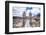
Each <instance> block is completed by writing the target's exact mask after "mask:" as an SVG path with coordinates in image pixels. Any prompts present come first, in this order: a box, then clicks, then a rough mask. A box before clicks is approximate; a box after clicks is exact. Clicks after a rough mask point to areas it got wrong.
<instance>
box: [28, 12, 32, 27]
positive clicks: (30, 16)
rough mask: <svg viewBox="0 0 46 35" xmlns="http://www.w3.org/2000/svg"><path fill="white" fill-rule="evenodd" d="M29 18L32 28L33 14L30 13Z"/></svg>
mask: <svg viewBox="0 0 46 35" xmlns="http://www.w3.org/2000/svg"><path fill="white" fill-rule="evenodd" d="M29 18H30V26H32V14H31V12H30V13H29Z"/></svg>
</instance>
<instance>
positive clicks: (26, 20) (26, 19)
mask: <svg viewBox="0 0 46 35" xmlns="http://www.w3.org/2000/svg"><path fill="white" fill-rule="evenodd" d="M23 27H40V8H37V7H25V8H24V7H13V28H23Z"/></svg>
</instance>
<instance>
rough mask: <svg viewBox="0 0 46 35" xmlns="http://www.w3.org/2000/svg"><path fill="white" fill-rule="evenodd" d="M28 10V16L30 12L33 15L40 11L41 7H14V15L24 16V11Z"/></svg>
mask: <svg viewBox="0 0 46 35" xmlns="http://www.w3.org/2000/svg"><path fill="white" fill-rule="evenodd" d="M24 11H25V12H26V16H28V15H29V14H28V13H32V16H35V15H37V14H38V13H40V10H39V8H33V7H25V8H23V7H21V8H20V7H13V16H21V17H22V13H23V12H24Z"/></svg>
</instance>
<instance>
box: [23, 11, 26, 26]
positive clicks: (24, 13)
mask: <svg viewBox="0 0 46 35" xmlns="http://www.w3.org/2000/svg"><path fill="white" fill-rule="evenodd" d="M25 18H26V12H25V11H24V12H23V26H25V22H26V19H25Z"/></svg>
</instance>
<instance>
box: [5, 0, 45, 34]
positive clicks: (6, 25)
mask: <svg viewBox="0 0 46 35" xmlns="http://www.w3.org/2000/svg"><path fill="white" fill-rule="evenodd" d="M9 3H24V4H38V5H43V20H44V21H43V30H39V31H23V32H9ZM34 32H45V3H38V2H20V1H5V34H18V33H34Z"/></svg>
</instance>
